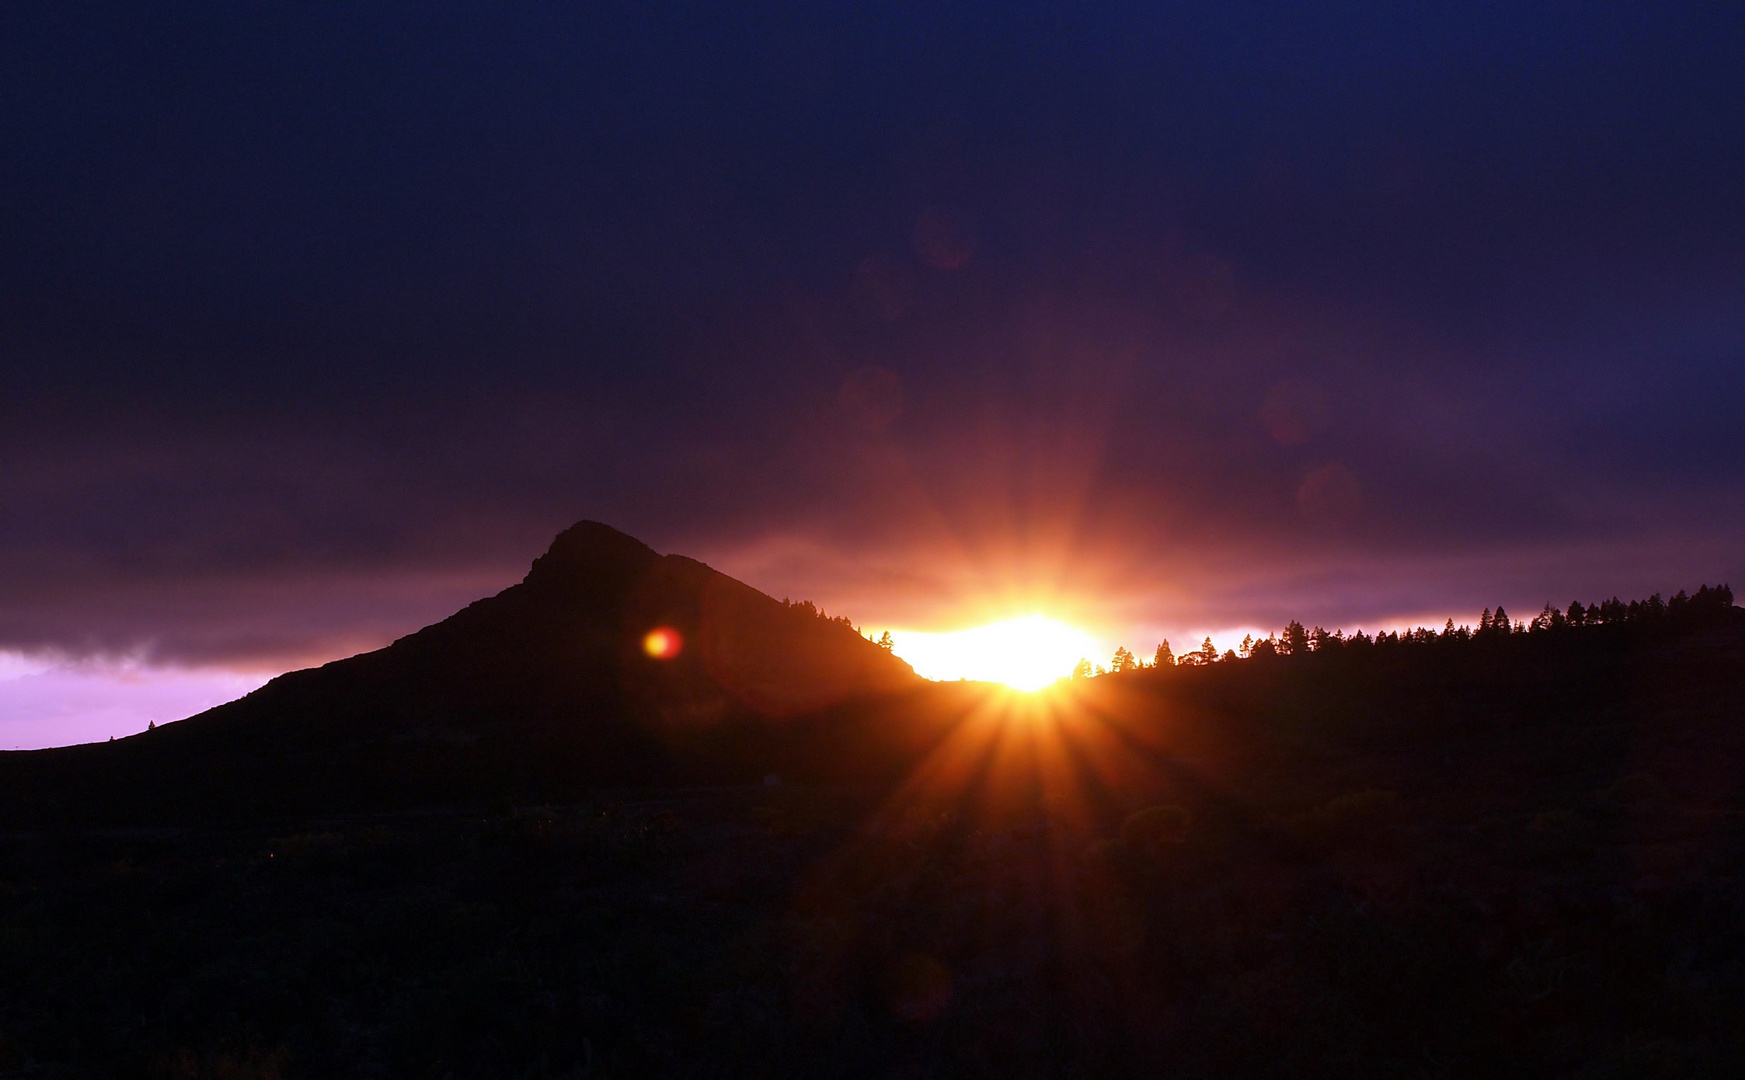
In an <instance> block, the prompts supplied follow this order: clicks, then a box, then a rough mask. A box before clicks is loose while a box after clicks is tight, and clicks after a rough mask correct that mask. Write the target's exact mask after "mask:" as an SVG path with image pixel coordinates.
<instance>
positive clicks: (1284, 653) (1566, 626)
mask: <svg viewBox="0 0 1745 1080" xmlns="http://www.w3.org/2000/svg"><path fill="white" fill-rule="evenodd" d="M1736 610H1737V609H1735V608H1734V606H1733V590H1732V589H1731V588H1729V587H1728V586H1726V585H1713V586H1711V585H1704V586H1702V587H1701V588H1699V589H1697V591H1696V592H1695V593H1687V592H1685V591H1684V590H1682V589H1680V590H1679V591H1678V593H1677V594H1675V595H1674V596H1673V597H1672V599H1670V600H1663V599H1662V598H1661V596H1660V594H1659V593H1655V594H1654V595H1653V596H1650V597H1649V598H1648V599H1646V600H1632V601H1630V602H1629V603H1625V602H1623V601H1622V600H1620V599H1618V598H1617V597H1616V596H1614V597H1612V598H1611V599H1610V600H1602V601H1600V602H1598V603H1594V604H1583V603H1581V602H1580V601H1574V602H1571V603H1570V605H1569V607H1568V608H1558V607H1557V606H1555V605H1553V604H1550V603H1547V604H1546V605H1545V607H1544V608H1543V609H1542V610H1541V611H1540V612H1539V613H1538V614H1537V615H1535V616H1534V617H1533V618H1532V619H1531V620H1528V621H1520V620H1515V619H1512V618H1511V617H1510V615H1509V613H1508V611H1507V610H1505V609H1504V608H1503V606H1502V605H1501V604H1498V605H1497V606H1496V608H1495V609H1494V610H1493V609H1491V608H1486V609H1485V610H1484V612H1483V613H1482V614H1481V615H1480V616H1479V618H1478V625H1477V626H1472V625H1470V624H1463V625H1460V626H1456V625H1454V620H1453V619H1449V620H1448V621H1447V622H1446V623H1445V624H1444V625H1443V627H1442V629H1441V630H1434V629H1431V628H1429V627H1424V626H1419V627H1416V628H1414V629H1411V630H1389V631H1383V632H1378V633H1376V634H1374V635H1370V634H1366V633H1364V632H1363V631H1362V630H1361V629H1360V630H1357V631H1355V632H1354V633H1352V634H1350V635H1347V634H1346V633H1345V632H1344V631H1343V630H1337V629H1335V630H1327V629H1324V628H1322V627H1319V626H1317V627H1315V628H1314V629H1312V630H1311V629H1308V628H1305V627H1304V626H1303V624H1302V623H1300V622H1298V621H1296V620H1294V619H1293V620H1291V621H1290V622H1289V623H1287V624H1286V625H1285V627H1284V629H1283V630H1281V631H1279V632H1278V633H1277V634H1268V635H1267V636H1266V637H1264V638H1260V639H1256V638H1255V637H1254V636H1253V635H1248V636H1245V637H1244V638H1243V639H1242V645H1241V646H1240V647H1239V648H1236V649H1226V650H1225V651H1224V653H1223V655H1221V656H1220V655H1219V653H1218V649H1217V647H1216V646H1214V645H1213V644H1212V639H1211V638H1209V637H1208V638H1206V639H1205V640H1204V641H1202V642H1201V643H1200V646H1199V648H1197V649H1192V650H1189V651H1188V652H1184V653H1180V654H1177V653H1176V652H1174V651H1173V650H1172V649H1171V648H1170V644H1169V642H1168V641H1167V640H1166V641H1164V642H1163V643H1162V644H1160V645H1158V646H1157V649H1156V650H1155V651H1154V652H1153V653H1152V656H1151V659H1150V660H1149V661H1147V660H1143V659H1140V658H1138V657H1136V656H1135V655H1134V654H1133V653H1132V652H1131V651H1129V650H1128V649H1127V647H1126V646H1121V647H1119V648H1117V649H1116V650H1115V655H1114V657H1113V658H1112V659H1111V660H1110V662H1109V665H1108V666H1107V667H1104V666H1103V665H1101V664H1097V665H1093V664H1092V663H1091V662H1090V661H1089V660H1080V661H1079V662H1078V665H1077V666H1076V667H1074V668H1073V673H1072V677H1073V678H1075V679H1084V678H1093V677H1095V676H1099V675H1114V674H1124V673H1128V672H1135V671H1148V670H1156V669H1160V668H1171V667H1205V666H1209V665H1211V664H1218V663H1228V662H1231V661H1235V660H1270V659H1276V658H1278V657H1288V656H1307V655H1309V654H1311V653H1328V652H1338V651H1345V650H1354V651H1362V650H1370V649H1396V648H1422V647H1426V646H1442V647H1449V646H1459V645H1471V644H1475V643H1477V644H1483V643H1487V642H1495V641H1500V640H1506V639H1509V638H1513V637H1516V636H1518V635H1541V634H1565V633H1570V632H1572V631H1576V630H1581V629H1585V628H1588V627H1601V626H1613V627H1616V626H1628V627H1635V628H1640V629H1644V630H1649V631H1654V630H1661V629H1667V630H1684V629H1691V628H1698V627H1702V626H1717V625H1725V624H1726V623H1727V622H1728V621H1729V620H1731V619H1732V618H1733V613H1734V612H1735V611H1736Z"/></svg>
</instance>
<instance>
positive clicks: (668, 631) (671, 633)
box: [642, 626, 685, 660]
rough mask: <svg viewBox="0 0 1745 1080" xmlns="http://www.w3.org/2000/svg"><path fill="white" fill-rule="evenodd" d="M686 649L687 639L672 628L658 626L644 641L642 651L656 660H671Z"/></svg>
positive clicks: (644, 637) (645, 636)
mask: <svg viewBox="0 0 1745 1080" xmlns="http://www.w3.org/2000/svg"><path fill="white" fill-rule="evenodd" d="M684 647H685V639H684V638H683V637H680V636H679V632H678V631H677V630H674V629H673V628H672V627H670V626H657V627H655V628H654V629H653V630H650V631H649V632H648V633H647V634H646V635H644V636H643V639H642V651H643V652H645V653H647V654H648V655H650V656H652V657H654V658H655V659H656V660H671V659H672V658H673V657H675V656H677V655H679V650H681V649H683V648H684Z"/></svg>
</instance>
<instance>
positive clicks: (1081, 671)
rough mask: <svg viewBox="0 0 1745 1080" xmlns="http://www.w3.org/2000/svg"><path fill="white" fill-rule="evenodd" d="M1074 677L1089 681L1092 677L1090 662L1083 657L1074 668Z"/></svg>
mask: <svg viewBox="0 0 1745 1080" xmlns="http://www.w3.org/2000/svg"><path fill="white" fill-rule="evenodd" d="M1072 677H1073V678H1075V679H1088V678H1090V677H1091V662H1090V661H1089V660H1086V659H1084V658H1083V657H1080V658H1079V662H1078V663H1076V664H1074V665H1073V666H1072Z"/></svg>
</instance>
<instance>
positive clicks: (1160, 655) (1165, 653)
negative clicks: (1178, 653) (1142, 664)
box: [1151, 640, 1175, 667]
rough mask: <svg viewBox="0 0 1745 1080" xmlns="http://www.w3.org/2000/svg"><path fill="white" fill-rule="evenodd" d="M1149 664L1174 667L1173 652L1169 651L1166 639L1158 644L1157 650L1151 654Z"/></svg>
mask: <svg viewBox="0 0 1745 1080" xmlns="http://www.w3.org/2000/svg"><path fill="white" fill-rule="evenodd" d="M1151 666H1152V667H1174V666H1175V654H1174V653H1172V652H1170V651H1169V642H1168V641H1167V640H1165V641H1164V643H1163V644H1162V645H1159V646H1158V647H1157V651H1156V652H1155V653H1152V654H1151Z"/></svg>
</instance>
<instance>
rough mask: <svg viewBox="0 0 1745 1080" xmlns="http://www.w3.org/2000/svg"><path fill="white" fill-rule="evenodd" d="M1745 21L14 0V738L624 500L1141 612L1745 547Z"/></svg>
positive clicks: (870, 577) (1508, 592) (826, 572)
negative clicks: (18, 0) (1744, 59)
mask: <svg viewBox="0 0 1745 1080" xmlns="http://www.w3.org/2000/svg"><path fill="white" fill-rule="evenodd" d="M1741 55H1745V9H1742V8H1741V7H1740V6H1739V5H1738V4H1736V3H1701V4H1686V3H1663V4H1652V5H1650V4H1641V3H1628V4H1624V3H1605V2H1598V3H1583V4H1571V3H1555V4H1547V3H1534V2H1530V0H1510V2H1507V3H1502V2H1498V3H1483V4H1454V3H1442V4H1428V3H1402V4H1397V5H1379V4H1374V3H1362V4H1359V3H1344V4H1342V3H1315V4H1307V3H1304V4H1283V3H1280V4H1254V3H1241V2H1234V3H1228V4H1218V5H1208V4H1191V5H1190V4H1159V3H1135V4H1128V5H1106V4H1087V3H1072V4H1025V3H1001V4H982V5H954V4H949V3H925V4H891V5H877V6H874V5H864V6H863V5H856V6H844V5H834V4H824V3H820V4H809V5H798V4H777V5H765V4H755V3H748V4H735V5H720V4H702V3H697V4H678V5H670V4H658V3H638V4H634V5H628V4H627V5H614V4H610V3H600V2H590V3H586V4H582V3H569V2H563V0H541V2H537V3H466V4H447V3H442V2H439V0H421V2H419V3H416V4H394V3H383V4H373V5H358V4H323V3H307V4H298V5H284V4H268V3H248V2H235V0H231V2H223V3H219V2H210V3H173V2H171V3H163V4H153V5H139V4H125V3H117V4H92V3H78V2H66V3H53V4H50V3H24V4H11V5H6V6H5V7H4V9H3V10H0V746H13V745H50V744H52V743H54V742H57V741H61V742H72V741H79V740H81V739H86V738H100V737H107V735H108V734H125V733H127V731H128V730H137V728H138V727H140V726H143V723H144V722H145V721H146V720H149V719H169V718H171V717H172V716H174V715H183V714H185V713H183V712H181V711H179V710H187V711H192V710H193V708H196V707H203V704H202V703H206V702H208V701H209V699H212V700H222V699H223V697H224V696H227V695H229V696H233V695H234V693H237V692H240V690H239V689H238V688H239V687H240V688H242V689H246V688H248V687H249V686H252V685H255V684H257V683H258V682H259V681H260V680H261V679H264V678H266V677H269V676H270V675H272V674H275V673H277V672H280V671H284V670H287V669H290V668H294V667H300V666H305V665H307V664H310V663H316V662H321V661H325V660H328V659H332V658H335V657H338V656H343V655H347V654H349V653H352V652H356V651H358V650H360V649H366V648H372V647H376V646H379V645H381V644H384V643H386V642H387V641H389V640H391V639H392V638H394V637H396V636H398V635H400V634H403V633H406V632H409V631H411V630H413V629H416V628H417V627H418V626H420V625H423V624H425V623H428V622H430V621H434V620H435V619H437V618H440V617H442V616H444V615H446V614H448V613H450V612H452V611H453V610H455V609H457V608H459V607H460V606H463V605H464V604H465V603H466V602H468V601H469V600H471V599H474V598H476V597H478V596H482V595H486V594H488V593H491V592H494V591H496V590H498V589H501V588H503V587H505V586H507V585H509V584H511V583H513V582H514V581H516V580H518V579H519V578H520V576H521V575H522V574H523V573H525V570H526V567H527V565H528V563H529V562H530V561H531V560H532V559H533V557H535V556H536V555H538V554H539V553H540V552H541V551H542V550H543V549H544V547H545V546H546V544H548V543H549V541H550V539H551V537H552V536H553V535H555V534H556V532H557V531H558V530H560V529H561V528H563V527H565V526H567V525H569V524H571V523H572V522H574V521H576V520H579V519H582V518H593V519H597V520H602V521H605V522H607V523H609V524H612V525H614V526H616V527H618V528H621V529H623V530H625V531H627V532H629V533H631V534H633V535H635V536H638V537H640V538H642V539H644V540H645V541H647V542H648V543H650V544H651V545H652V546H654V547H655V548H656V549H657V550H661V551H672V552H681V553H685V554H689V555H692V556H695V557H698V558H702V559H703V560H705V561H707V562H709V563H710V564H711V565H714V566H716V567H717V568H719V569H721V570H723V571H725V572H727V573H730V574H733V575H735V576H737V577H740V578H741V579H743V580H745V581H747V582H749V583H750V584H752V585H755V586H757V587H758V588H761V589H763V590H764V591H766V592H769V593H771V594H772V595H775V596H778V597H780V596H791V597H794V598H796V599H798V598H801V597H804V598H808V599H811V600H813V601H815V602H817V603H819V604H820V605H821V606H823V607H824V608H825V609H826V610H827V611H829V612H831V613H832V614H836V613H841V614H846V615H848V616H849V617H850V618H852V619H853V620H854V621H855V622H856V623H858V624H861V625H862V626H863V627H872V628H877V627H892V628H900V629H908V630H910V631H942V630H951V629H957V628H961V627H964V626H969V625H973V624H976V623H982V622H990V621H995V620H999V619H1005V618H1011V617H1018V616H1024V615H1030V614H1043V615H1046V616H1049V617H1051V618H1057V619H1060V620H1062V621H1065V622H1068V623H1071V624H1072V625H1075V626H1080V627H1083V628H1084V629H1085V630H1086V631H1088V632H1089V633H1090V634H1091V635H1092V636H1094V637H1095V638H1096V639H1097V640H1098V641H1099V642H1102V643H1105V644H1108V643H1115V642H1120V643H1125V644H1127V645H1128V646H1129V647H1131V648H1133V649H1134V650H1135V651H1136V652H1139V653H1140V654H1141V655H1149V653H1150V651H1151V649H1152V648H1153V647H1154V645H1155V643H1156V641H1157V640H1159V639H1161V638H1163V637H1168V638H1170V640H1171V641H1172V643H1173V644H1174V645H1175V646H1176V647H1177V649H1178V650H1179V649H1180V648H1182V647H1183V646H1184V644H1192V643H1193V642H1196V641H1197V640H1198V639H1199V637H1200V636H1202V635H1204V634H1209V633H1216V634H1221V635H1222V634H1228V633H1230V632H1232V631H1234V630H1237V629H1242V628H1276V627H1278V626H1280V625H1282V624H1283V623H1284V622H1285V621H1286V620H1288V619H1291V618H1296V619H1300V620H1302V621H1304V622H1305V623H1308V624H1311V625H1314V624H1322V625H1326V626H1329V627H1333V626H1342V627H1345V628H1348V629H1351V628H1355V627H1358V626H1364V627H1372V628H1373V627H1375V626H1381V625H1399V624H1402V623H1410V622H1417V621H1428V622H1432V623H1435V624H1440V623H1441V621H1442V619H1443V618H1445V617H1449V616H1454V617H1456V618H1457V620H1460V619H1464V620H1467V621H1473V620H1475V619H1476V616H1477V613H1478V611H1479V610H1480V609H1481V608H1484V607H1491V606H1495V605H1496V604H1498V603H1502V604H1506V605H1507V606H1508V608H1509V609H1510V611H1511V612H1515V613H1517V614H1530V613H1531V612H1533V611H1536V610H1538V608H1539V607H1540V606H1541V605H1542V604H1543V603H1545V602H1546V601H1551V602H1554V603H1557V604H1560V605H1565V604H1567V603H1568V602H1569V601H1570V600H1572V599H1582V600H1584V601H1586V600H1592V599H1596V598H1601V597H1607V596H1611V595H1613V594H1618V595H1622V596H1624V597H1626V598H1628V597H1631V596H1645V595H1647V594H1648V593H1651V592H1656V591H1659V592H1663V593H1668V594H1670V593H1671V592H1673V591H1676V590H1677V589H1679V588H1690V589H1694V588H1695V587H1696V586H1697V585H1698V584H1701V583H1703V582H1721V581H1729V582H1731V583H1733V584H1734V585H1736V586H1738V585H1741V584H1745V542H1741V540H1740V539H1739V538H1740V537H1742V536H1745V310H1742V305H1741V299H1742V297H1745V75H1742V74H1741V67H1740V65H1739V63H1738V58H1739V57H1740V56H1741ZM1238 636H1239V635H1238ZM105 718H107V719H105Z"/></svg>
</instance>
